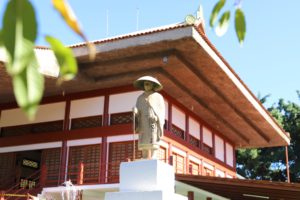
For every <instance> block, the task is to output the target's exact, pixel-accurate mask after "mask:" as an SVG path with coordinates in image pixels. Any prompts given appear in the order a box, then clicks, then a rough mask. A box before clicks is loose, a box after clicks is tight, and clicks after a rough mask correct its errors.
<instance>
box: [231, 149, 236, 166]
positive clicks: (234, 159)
mask: <svg viewBox="0 0 300 200" xmlns="http://www.w3.org/2000/svg"><path fill="white" fill-rule="evenodd" d="M232 147H233V168H234V169H235V170H236V153H235V146H232Z"/></svg>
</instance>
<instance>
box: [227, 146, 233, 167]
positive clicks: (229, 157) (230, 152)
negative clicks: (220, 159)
mask: <svg viewBox="0 0 300 200" xmlns="http://www.w3.org/2000/svg"><path fill="white" fill-rule="evenodd" d="M226 163H227V164H228V165H229V166H231V167H233V147H232V145H230V144H228V143H226Z"/></svg>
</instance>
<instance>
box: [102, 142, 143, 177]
mask: <svg viewBox="0 0 300 200" xmlns="http://www.w3.org/2000/svg"><path fill="white" fill-rule="evenodd" d="M141 157H142V152H141V151H138V145H137V143H135V158H136V159H139V158H141ZM128 159H130V160H132V159H133V142H116V143H110V144H109V163H108V179H107V181H108V182H109V183H117V182H119V168H120V163H121V162H124V161H127V160H128Z"/></svg>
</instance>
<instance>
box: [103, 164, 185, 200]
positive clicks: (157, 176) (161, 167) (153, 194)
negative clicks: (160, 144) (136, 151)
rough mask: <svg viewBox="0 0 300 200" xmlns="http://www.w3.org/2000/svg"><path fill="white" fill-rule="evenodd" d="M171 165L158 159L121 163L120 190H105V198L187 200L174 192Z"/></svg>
mask: <svg viewBox="0 0 300 200" xmlns="http://www.w3.org/2000/svg"><path fill="white" fill-rule="evenodd" d="M174 186H175V175H174V169H173V167H172V166H170V165H168V164H166V163H164V162H161V161H159V160H139V161H134V162H126V163H121V166H120V192H107V193H106V194H105V200H187V197H184V196H182V195H178V194H175V193H174Z"/></svg>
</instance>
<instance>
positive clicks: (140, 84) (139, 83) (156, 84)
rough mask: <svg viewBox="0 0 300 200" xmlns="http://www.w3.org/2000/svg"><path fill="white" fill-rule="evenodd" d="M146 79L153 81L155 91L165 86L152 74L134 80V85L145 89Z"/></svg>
mask: <svg viewBox="0 0 300 200" xmlns="http://www.w3.org/2000/svg"><path fill="white" fill-rule="evenodd" d="M144 81H150V82H152V83H153V85H154V86H153V90H154V91H159V90H161V89H162V88H163V86H162V85H161V84H160V82H159V81H158V80H157V79H156V78H153V77H152V76H143V77H141V78H139V79H137V80H136V81H134V82H133V86H134V87H135V88H138V89H141V90H144Z"/></svg>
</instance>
